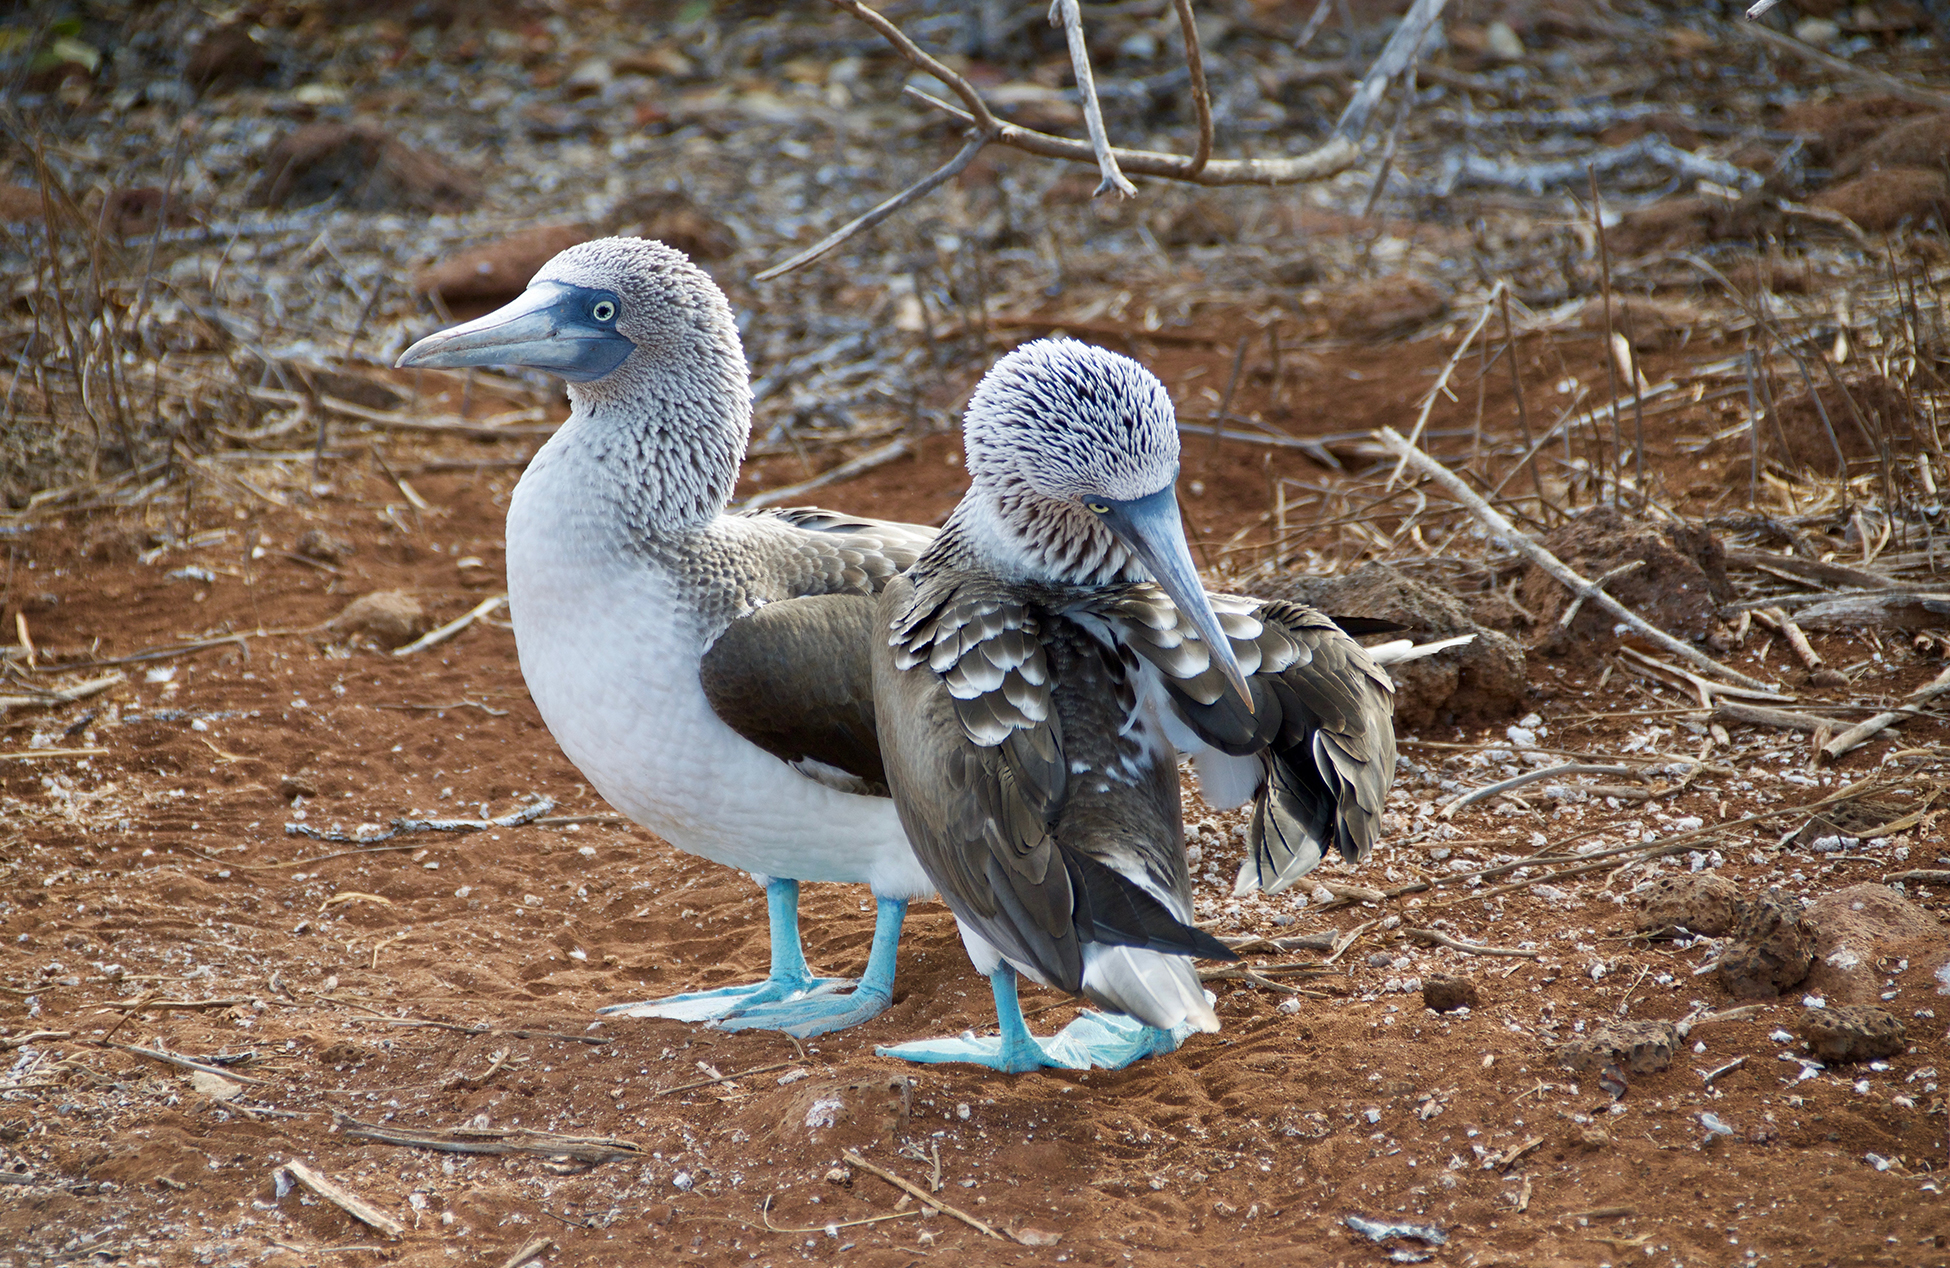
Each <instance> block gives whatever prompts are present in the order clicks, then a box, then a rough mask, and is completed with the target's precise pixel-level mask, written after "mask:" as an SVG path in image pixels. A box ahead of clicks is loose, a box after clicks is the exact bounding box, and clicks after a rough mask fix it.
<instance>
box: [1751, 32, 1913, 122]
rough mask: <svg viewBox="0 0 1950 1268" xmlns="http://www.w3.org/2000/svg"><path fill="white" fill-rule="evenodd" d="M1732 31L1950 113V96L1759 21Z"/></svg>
mask: <svg viewBox="0 0 1950 1268" xmlns="http://www.w3.org/2000/svg"><path fill="white" fill-rule="evenodd" d="M1728 29H1730V30H1733V31H1737V32H1739V33H1740V34H1741V35H1744V36H1746V37H1747V38H1748V39H1750V40H1753V41H1754V42H1755V43H1758V44H1765V45H1767V46H1768V47H1769V48H1772V49H1774V50H1776V51H1777V52H1782V53H1792V54H1793V55H1794V56H1796V57H1799V58H1801V59H1803V60H1804V61H1810V62H1813V63H1814V64H1815V65H1817V66H1821V67H1824V68H1825V69H1827V70H1830V71H1833V72H1834V73H1835V74H1837V75H1840V76H1842V77H1843V78H1845V79H1855V80H1860V81H1861V82H1862V83H1865V84H1874V85H1875V86H1876V87H1878V88H1880V89H1882V91H1884V92H1886V93H1888V94H1889V95H1890V96H1892V97H1901V98H1902V99H1903V100H1904V101H1913V102H1915V103H1916V104H1917V105H1919V106H1928V107H1930V108H1931V109H1932V110H1950V93H1941V92H1937V91H1935V90H1934V89H1930V88H1925V87H1923V86H1922V85H1920V84H1912V83H1910V82H1909V81H1908V80H1907V79H1898V78H1897V77H1896V76H1894V75H1891V74H1888V73H1886V72H1884V71H1879V70H1871V69H1869V68H1868V67H1867V66H1857V65H1856V64H1855V63H1853V62H1851V61H1848V60H1846V59H1845V58H1840V57H1837V56H1835V55H1834V54H1833V53H1824V52H1822V51H1821V50H1820V49H1818V48H1815V47H1813V46H1812V45H1809V44H1804V43H1802V42H1801V41H1800V40H1797V39H1795V38H1794V37H1793V36H1791V35H1782V34H1781V33H1780V32H1779V31H1775V30H1771V29H1769V28H1768V27H1766V26H1763V25H1762V24H1760V23H1758V22H1736V23H1733V24H1732V26H1731V27H1729V28H1728Z"/></svg>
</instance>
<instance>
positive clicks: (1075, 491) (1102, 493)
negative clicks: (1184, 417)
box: [962, 339, 1178, 502]
mask: <svg viewBox="0 0 1950 1268" xmlns="http://www.w3.org/2000/svg"><path fill="white" fill-rule="evenodd" d="M962 434H963V436H964V438H965V440H966V446H967V451H968V474H969V476H970V478H971V479H972V480H973V481H974V482H976V483H977V484H985V485H989V486H991V487H993V488H995V489H997V490H998V491H1000V490H1006V489H1012V488H1015V487H1017V486H1023V487H1026V488H1027V489H1029V490H1030V491H1033V492H1034V493H1036V494H1039V495H1041V496H1043V497H1046V498H1054V499H1058V500H1063V501H1071V502H1082V501H1084V500H1086V499H1088V498H1114V499H1117V500H1119V501H1135V500H1136V499H1138V498H1141V497H1145V496H1147V495H1149V494H1153V493H1156V492H1158V490H1160V489H1164V488H1168V487H1169V486H1170V485H1171V483H1172V482H1173V481H1174V480H1175V479H1177V477H1178V419H1177V412H1176V410H1174V408H1173V407H1172V403H1171V393H1170V392H1169V391H1167V390H1166V388H1165V385H1164V384H1163V383H1161V382H1159V381H1158V376H1157V375H1155V374H1153V373H1151V371H1149V370H1147V369H1145V368H1144V367H1143V366H1141V365H1139V364H1138V363H1137V362H1135V361H1133V360H1131V358H1129V357H1125V356H1119V355H1118V354H1117V353H1115V352H1110V351H1108V350H1106V349H1103V348H1098V347H1094V346H1092V345H1090V344H1087V343H1079V342H1077V341H1076V340H1074V339H1038V340H1035V341H1034V342H1031V343H1026V344H1023V345H1022V346H1021V347H1019V348H1017V349H1016V350H1015V351H1014V352H1011V353H1010V354H1009V355H1007V356H1005V357H1003V358H1002V359H1001V360H1000V361H997V362H996V363H995V365H994V366H993V367H992V368H991V369H990V370H989V372H988V373H987V374H986V375H984V376H983V378H982V382H981V384H980V385H979V386H977V387H976V389H975V394H974V395H973V396H971V397H970V398H969V401H968V408H967V411H966V412H965V413H964V415H963V418H962Z"/></svg>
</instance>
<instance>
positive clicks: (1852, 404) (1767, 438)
mask: <svg viewBox="0 0 1950 1268" xmlns="http://www.w3.org/2000/svg"><path fill="white" fill-rule="evenodd" d="M1843 384H1844V386H1845V387H1846V389H1847V390H1846V391H1844V390H1843V388H1842V387H1838V386H1836V385H1835V384H1834V383H1827V382H1824V383H1822V384H1820V386H1819V390H1818V391H1817V392H1815V393H1812V394H1811V393H1809V392H1808V391H1807V390H1806V388H1803V389H1802V390H1801V391H1799V392H1795V393H1792V394H1790V395H1788V396H1786V397H1784V398H1782V399H1781V400H1780V401H1779V402H1778V405H1779V409H1780V419H1779V421H1780V427H1779V429H1778V430H1776V429H1773V428H1768V427H1765V426H1763V428H1762V431H1761V445H1762V449H1763V450H1764V451H1770V450H1771V452H1772V453H1773V455H1774V456H1775V457H1777V458H1782V459H1784V460H1785V461H1786V462H1787V463H1788V464H1789V465H1791V466H1794V467H1799V468H1805V469H1807V470H1811V471H1817V472H1820V473H1822V474H1823V475H1835V474H1837V473H1838V472H1837V468H1836V463H1835V450H1836V447H1837V446H1840V448H1841V452H1842V457H1843V459H1844V460H1846V461H1847V462H1848V463H1849V464H1850V466H1853V465H1854V464H1856V463H1866V462H1873V461H1875V460H1876V459H1877V458H1878V456H1879V455H1880V453H1881V447H1882V445H1883V444H1884V443H1886V444H1887V445H1888V446H1889V452H1890V454H1891V455H1892V456H1897V457H1900V456H1904V455H1908V454H1912V453H1914V452H1916V415H1915V411H1914V410H1913V409H1912V408H1911V407H1910V403H1909V399H1908V398H1907V397H1906V396H1904V395H1903V391H1902V389H1901V388H1899V387H1897V386H1896V385H1895V384H1894V383H1891V382H1890V381H1889V380H1888V379H1886V378H1883V377H1882V376H1881V375H1879V374H1875V375H1864V376H1862V377H1859V378H1855V379H1852V380H1851V379H1844V380H1843ZM1817 400H1819V401H1820V405H1819V407H1817V405H1816V404H1815V402H1816V401H1817ZM1824 412H1826V414H1827V422H1826V423H1824V422H1823V421H1822V415H1823V413H1824ZM1831 427H1832V429H1833V435H1832V436H1831V435H1830V428H1831ZM1783 445H1785V449H1783Z"/></svg>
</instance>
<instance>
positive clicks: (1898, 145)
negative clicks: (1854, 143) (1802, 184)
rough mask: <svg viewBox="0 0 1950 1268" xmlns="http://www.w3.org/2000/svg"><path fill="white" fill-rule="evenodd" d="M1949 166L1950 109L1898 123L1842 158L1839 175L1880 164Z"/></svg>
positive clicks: (1853, 172)
mask: <svg viewBox="0 0 1950 1268" xmlns="http://www.w3.org/2000/svg"><path fill="white" fill-rule="evenodd" d="M1945 166H1950V111H1945V112H1941V113H1937V114H1927V115H1924V116H1922V117H1921V118H1917V119H1911V120H1910V121H1909V122H1907V123H1899V124H1897V125H1896V126H1894V127H1892V128H1890V129H1889V130H1888V131H1886V132H1883V133H1882V134H1880V135H1879V136H1877V137H1876V138H1875V140H1873V141H1870V142H1869V143H1868V144H1867V145H1865V146H1863V147H1862V148H1861V149H1859V150H1857V151H1855V152H1854V153H1853V154H1851V155H1849V156H1848V157H1846V158H1844V159H1842V160H1841V161H1839V162H1838V163H1837V164H1836V166H1835V171H1836V174H1837V175H1841V176H1851V175H1853V174H1855V173H1856V172H1860V171H1865V170H1869V169H1873V168H1878V167H1929V168H1943V167H1945Z"/></svg>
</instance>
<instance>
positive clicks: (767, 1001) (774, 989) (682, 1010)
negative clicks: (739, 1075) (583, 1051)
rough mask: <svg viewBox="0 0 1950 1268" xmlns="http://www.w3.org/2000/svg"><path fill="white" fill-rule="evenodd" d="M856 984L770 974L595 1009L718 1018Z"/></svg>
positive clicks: (639, 1014) (673, 1017)
mask: <svg viewBox="0 0 1950 1268" xmlns="http://www.w3.org/2000/svg"><path fill="white" fill-rule="evenodd" d="M851 985H853V982H852V980H851V979H850V978H844V977H802V978H800V979H798V980H797V981H781V980H780V979H778V978H771V977H768V978H766V979H765V980H764V981H762V982H748V983H745V984H744V985H741V986H721V987H719V988H718V989H716V990H713V991H687V992H685V993H684V994H682V995H666V996H664V997H663V998H661V999H646V1000H642V1001H640V1002H638V1003H634V1004H611V1005H609V1006H608V1007H606V1008H599V1009H597V1010H596V1011H597V1012H598V1013H599V1014H601V1015H602V1016H604V1017H667V1018H669V1019H670V1020H672V1021H719V1020H723V1019H727V1018H731V1017H737V1016H740V1015H742V1014H744V1013H746V1012H748V1011H749V1010H751V1009H754V1008H763V1007H770V1006H773V1005H776V1004H778V1003H780V1002H781V1001H784V1000H790V999H796V998H799V997H800V996H806V997H808V998H814V999H816V998H818V997H819V996H820V995H822V994H824V993H828V992H832V991H839V990H844V989H845V988H846V987H849V986H851Z"/></svg>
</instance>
